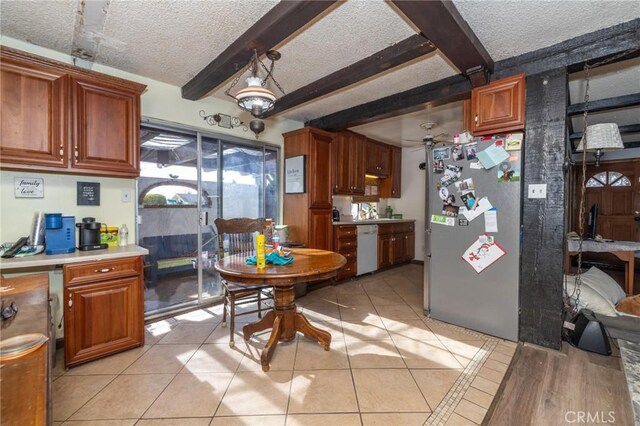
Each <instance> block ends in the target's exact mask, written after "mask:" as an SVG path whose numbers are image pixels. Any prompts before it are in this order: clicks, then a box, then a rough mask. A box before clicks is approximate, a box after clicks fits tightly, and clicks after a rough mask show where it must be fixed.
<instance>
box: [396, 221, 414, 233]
mask: <svg viewBox="0 0 640 426" xmlns="http://www.w3.org/2000/svg"><path fill="white" fill-rule="evenodd" d="M413 230H414V224H413V222H406V223H396V224H394V225H393V233H394V234H404V233H406V232H413Z"/></svg>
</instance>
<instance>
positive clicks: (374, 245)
mask: <svg viewBox="0 0 640 426" xmlns="http://www.w3.org/2000/svg"><path fill="white" fill-rule="evenodd" d="M357 228H358V271H357V273H356V275H362V274H366V273H369V272H373V271H375V270H376V269H378V225H358V227H357Z"/></svg>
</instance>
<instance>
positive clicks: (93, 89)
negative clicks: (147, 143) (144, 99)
mask: <svg viewBox="0 0 640 426" xmlns="http://www.w3.org/2000/svg"><path fill="white" fill-rule="evenodd" d="M139 99H140V96H139V94H137V93H135V92H128V91H125V90H123V89H121V88H117V87H112V86H109V85H108V84H105V83H101V82H98V81H95V80H92V79H84V78H75V77H74V78H72V79H71V105H72V111H73V113H72V117H73V120H72V121H73V125H72V146H73V150H74V152H73V156H72V166H73V167H76V168H81V169H93V170H104V171H106V172H117V173H125V174H131V175H134V176H136V175H138V174H139V173H140V162H139V160H138V156H139V151H140V143H139V133H140V132H139V126H140V105H139Z"/></svg>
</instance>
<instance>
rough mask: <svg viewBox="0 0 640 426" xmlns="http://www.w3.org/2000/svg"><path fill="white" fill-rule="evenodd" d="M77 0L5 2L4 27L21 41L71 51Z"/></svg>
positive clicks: (0, 9) (0, 11)
mask: <svg viewBox="0 0 640 426" xmlns="http://www.w3.org/2000/svg"><path fill="white" fill-rule="evenodd" d="M77 8H78V2H77V1H76V0H60V1H2V2H0V30H1V31H2V35H8V36H10V37H13V38H16V39H18V40H24V41H28V42H29V43H32V44H37V45H38V46H44V47H48V48H50V49H53V50H57V51H59V52H65V53H71V45H72V42H73V29H74V25H75V21H76V10H77Z"/></svg>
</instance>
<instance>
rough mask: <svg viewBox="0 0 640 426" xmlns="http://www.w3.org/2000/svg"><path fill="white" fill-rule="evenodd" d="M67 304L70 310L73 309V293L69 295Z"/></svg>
mask: <svg viewBox="0 0 640 426" xmlns="http://www.w3.org/2000/svg"><path fill="white" fill-rule="evenodd" d="M67 304H68V305H69V309H71V308H72V307H73V296H72V295H71V293H69V301H68V302H67Z"/></svg>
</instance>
